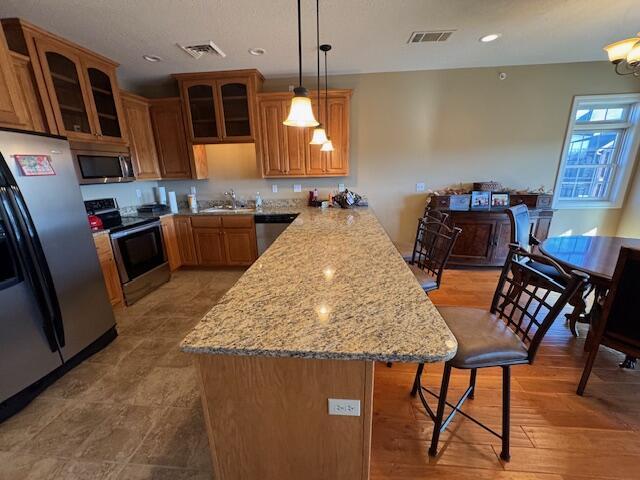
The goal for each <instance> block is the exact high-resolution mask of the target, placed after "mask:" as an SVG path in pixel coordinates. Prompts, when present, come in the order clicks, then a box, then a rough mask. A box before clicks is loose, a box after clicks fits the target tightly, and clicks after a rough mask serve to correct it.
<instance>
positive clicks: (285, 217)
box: [255, 213, 298, 223]
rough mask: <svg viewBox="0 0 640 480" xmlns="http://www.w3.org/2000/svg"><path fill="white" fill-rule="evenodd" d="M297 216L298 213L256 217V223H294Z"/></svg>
mask: <svg viewBox="0 0 640 480" xmlns="http://www.w3.org/2000/svg"><path fill="white" fill-rule="evenodd" d="M297 216H298V214H297V213H278V214H267V215H256V216H255V222H256V223H292V222H293V221H294V220H295V219H296V217H297Z"/></svg>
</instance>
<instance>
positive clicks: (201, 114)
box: [181, 81, 221, 143]
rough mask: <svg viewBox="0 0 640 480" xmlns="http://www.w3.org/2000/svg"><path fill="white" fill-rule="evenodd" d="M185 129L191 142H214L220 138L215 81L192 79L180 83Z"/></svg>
mask: <svg viewBox="0 0 640 480" xmlns="http://www.w3.org/2000/svg"><path fill="white" fill-rule="evenodd" d="M181 87H182V88H181V93H182V98H183V100H182V101H183V102H185V103H186V106H185V109H184V112H185V115H186V117H187V124H186V127H187V130H188V132H189V135H190V138H191V141H192V142H201V143H214V142H218V141H219V140H220V138H221V135H220V122H219V119H218V109H217V105H218V104H219V102H218V101H217V100H216V82H215V81H213V82H204V81H193V82H188V81H187V82H183V84H182V85H181Z"/></svg>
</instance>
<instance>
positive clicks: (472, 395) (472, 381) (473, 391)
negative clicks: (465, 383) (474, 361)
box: [469, 368, 478, 400]
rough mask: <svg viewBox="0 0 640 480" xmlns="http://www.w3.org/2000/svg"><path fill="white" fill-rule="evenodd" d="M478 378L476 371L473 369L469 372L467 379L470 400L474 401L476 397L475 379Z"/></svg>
mask: <svg viewBox="0 0 640 480" xmlns="http://www.w3.org/2000/svg"><path fill="white" fill-rule="evenodd" d="M477 376H478V369H477V368H474V369H472V370H471V378H470V379H469V387H470V388H471V393H470V394H469V398H470V399H472V400H473V399H474V398H475V396H476V377H477Z"/></svg>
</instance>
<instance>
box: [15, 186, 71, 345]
mask: <svg viewBox="0 0 640 480" xmlns="http://www.w3.org/2000/svg"><path fill="white" fill-rule="evenodd" d="M11 190H12V193H13V196H14V199H15V202H16V204H17V206H18V211H19V213H20V215H21V217H22V221H23V222H24V225H25V227H26V231H25V238H26V239H27V241H28V242H29V243H30V247H31V248H30V250H31V252H33V258H32V260H33V264H34V267H35V268H36V270H37V272H38V278H39V279H40V283H41V284H42V289H43V292H44V294H45V298H46V301H47V303H48V305H49V310H50V312H51V323H52V324H53V328H54V330H55V332H56V337H57V339H58V344H59V345H60V347H64V345H65V340H64V324H63V322H62V312H61V311H60V305H59V304H58V295H57V293H56V290H55V287H54V285H53V278H51V272H50V271H49V266H48V265H47V259H46V257H45V255H44V250H43V249H42V245H40V240H39V239H38V234H37V232H36V228H35V225H34V224H33V221H32V220H31V215H29V210H27V205H26V203H25V201H24V198H23V197H22V193H21V192H20V189H19V188H18V185H12V186H11Z"/></svg>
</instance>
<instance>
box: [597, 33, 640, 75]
mask: <svg viewBox="0 0 640 480" xmlns="http://www.w3.org/2000/svg"><path fill="white" fill-rule="evenodd" d="M604 51H605V52H607V55H608V56H609V61H610V62H611V63H613V64H614V65H615V69H616V73H617V74H618V75H634V76H636V77H640V33H638V36H636V37H633V38H627V39H625V40H620V41H619V42H615V43H612V44H611V45H607V46H606V47H604Z"/></svg>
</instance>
